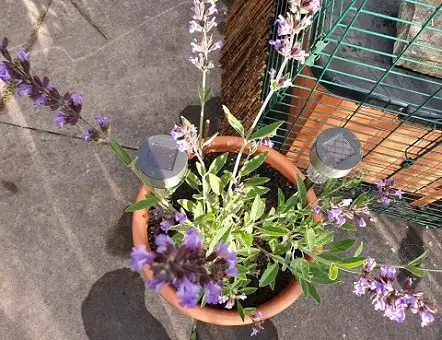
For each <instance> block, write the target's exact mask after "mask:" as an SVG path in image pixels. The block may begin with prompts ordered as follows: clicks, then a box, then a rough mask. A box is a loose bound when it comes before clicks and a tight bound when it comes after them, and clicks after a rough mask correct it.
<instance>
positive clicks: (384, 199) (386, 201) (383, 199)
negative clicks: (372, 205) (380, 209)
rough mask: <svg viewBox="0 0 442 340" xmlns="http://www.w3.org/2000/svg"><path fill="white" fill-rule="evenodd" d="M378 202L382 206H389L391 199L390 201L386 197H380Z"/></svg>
mask: <svg viewBox="0 0 442 340" xmlns="http://www.w3.org/2000/svg"><path fill="white" fill-rule="evenodd" d="M380 202H381V203H382V204H383V205H390V203H391V199H390V198H389V197H388V196H381V198H380Z"/></svg>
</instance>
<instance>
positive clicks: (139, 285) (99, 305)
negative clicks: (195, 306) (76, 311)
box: [81, 268, 170, 340]
mask: <svg viewBox="0 0 442 340" xmlns="http://www.w3.org/2000/svg"><path fill="white" fill-rule="evenodd" d="M81 316H82V318H83V325H84V329H85V331H86V334H87V336H88V337H89V339H90V340H170V338H169V336H168V335H167V333H166V330H165V329H164V327H163V326H162V325H161V324H160V323H159V322H158V320H157V319H155V318H154V317H153V316H152V315H151V314H150V313H149V312H148V311H147V310H146V307H145V305H144V283H143V280H142V279H141V278H140V275H139V274H138V273H135V272H132V271H131V270H130V269H127V268H123V269H118V270H115V271H112V272H109V273H106V274H105V275H104V276H102V277H101V278H100V279H99V280H98V281H97V282H95V283H94V285H93V286H92V288H91V290H90V291H89V294H88V295H87V297H86V299H84V301H83V304H82V306H81Z"/></svg>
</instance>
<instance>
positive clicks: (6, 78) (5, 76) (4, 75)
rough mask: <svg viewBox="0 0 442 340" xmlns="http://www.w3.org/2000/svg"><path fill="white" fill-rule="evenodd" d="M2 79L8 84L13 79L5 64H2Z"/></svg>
mask: <svg viewBox="0 0 442 340" xmlns="http://www.w3.org/2000/svg"><path fill="white" fill-rule="evenodd" d="M0 79H1V80H2V81H4V82H5V83H7V82H8V81H9V79H11V71H10V70H9V67H8V66H6V64H5V63H0Z"/></svg>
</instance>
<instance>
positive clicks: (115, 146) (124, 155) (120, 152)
mask: <svg viewBox="0 0 442 340" xmlns="http://www.w3.org/2000/svg"><path fill="white" fill-rule="evenodd" d="M109 146H110V148H111V150H112V151H113V152H114V153H115V154H116V155H117V156H118V158H120V159H121V160H122V161H123V163H124V164H126V165H129V164H130V163H131V162H132V156H131V155H129V153H128V152H127V151H126V149H124V148H123V147H122V146H121V145H120V144H119V143H118V142H117V141H116V140H115V139H111V141H110V142H109Z"/></svg>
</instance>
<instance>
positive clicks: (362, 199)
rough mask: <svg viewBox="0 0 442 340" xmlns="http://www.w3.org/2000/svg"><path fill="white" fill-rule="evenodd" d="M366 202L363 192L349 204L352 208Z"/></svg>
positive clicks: (365, 204) (361, 205)
mask: <svg viewBox="0 0 442 340" xmlns="http://www.w3.org/2000/svg"><path fill="white" fill-rule="evenodd" d="M367 204H368V198H367V194H366V193H365V192H364V193H362V194H360V195H359V196H358V197H356V198H355V200H354V201H353V203H352V204H351V207H352V208H361V207H365V206H367Z"/></svg>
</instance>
